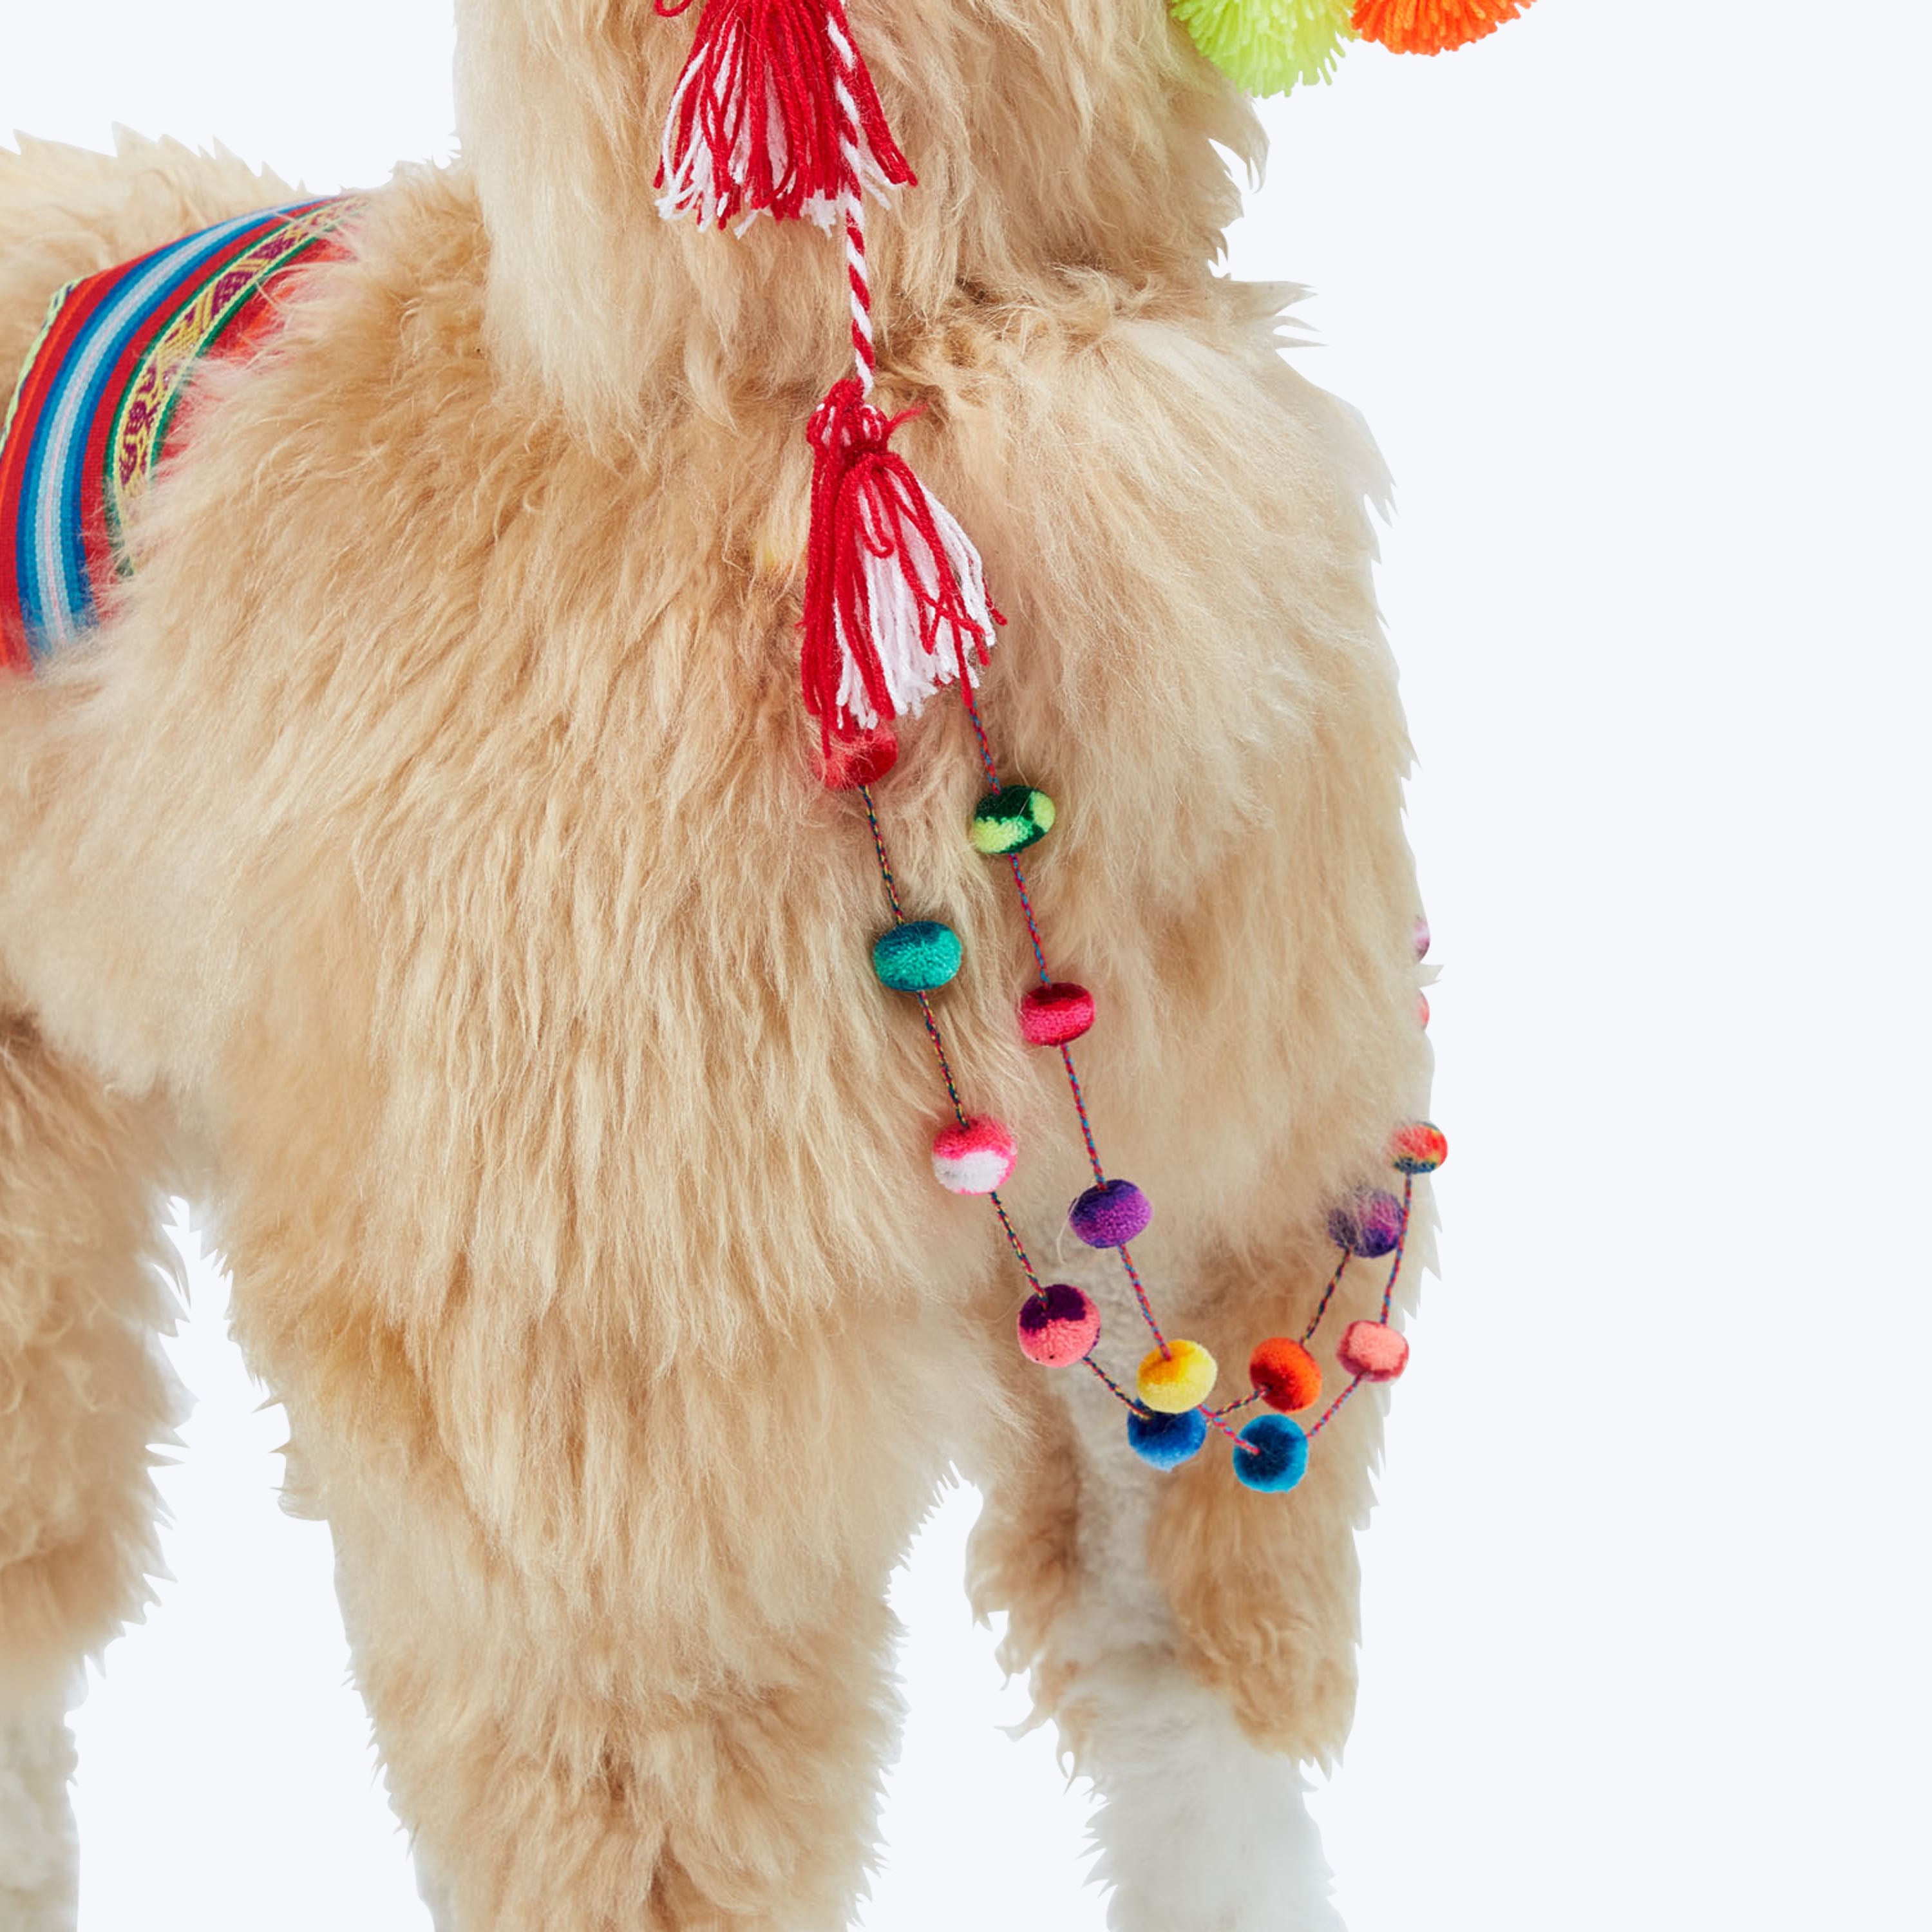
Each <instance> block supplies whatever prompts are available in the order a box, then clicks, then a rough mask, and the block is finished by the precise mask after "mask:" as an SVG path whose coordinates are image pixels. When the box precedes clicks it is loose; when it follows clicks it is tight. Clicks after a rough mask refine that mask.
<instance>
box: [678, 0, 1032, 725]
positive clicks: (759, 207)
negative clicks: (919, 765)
mask: <svg viewBox="0 0 1932 1932" xmlns="http://www.w3.org/2000/svg"><path fill="white" fill-rule="evenodd" d="M688 4H689V0H679V4H678V5H667V4H666V0H657V6H658V11H659V12H660V13H676V12H679V11H682V7H683V6H684V5H688ZM912 180H913V172H912V169H911V168H910V166H908V165H907V162H906V158H905V157H904V155H903V154H901V153H900V151H899V150H898V145H897V143H896V142H894V140H893V139H892V130H891V129H890V128H889V127H887V125H886V117H885V112H884V110H883V108H882V107H880V104H879V97H878V93H877V89H875V88H874V86H873V85H872V78H871V75H870V74H868V72H867V71H866V68H865V61H864V59H863V58H862V57H861V55H860V54H859V50H858V48H857V46H856V45H855V43H853V38H852V31H851V28H850V25H849V24H848V23H847V20H846V18H845V13H844V8H843V7H841V5H840V4H839V0H706V5H705V8H704V11H703V14H702V15H701V16H700V18H699V20H698V23H697V32H696V34H694V36H693V37H692V40H691V53H690V55H689V57H688V59H687V60H686V62H685V68H684V72H683V73H682V75H681V76H680V77H679V80H678V83H677V86H676V90H675V92H673V95H672V97H671V109H670V119H669V121H668V122H667V124H666V127H665V129H664V148H663V154H662V158H661V165H660V166H659V169H658V186H659V187H661V189H662V190H664V193H663V196H662V198H661V199H660V200H659V202H658V209H659V211H660V212H661V213H662V214H665V215H667V216H669V217H676V216H679V215H683V214H695V215H696V216H697V219H698V222H699V224H700V226H716V227H722V226H725V225H727V223H728V224H742V223H745V222H748V221H749V220H751V217H753V216H754V215H756V214H771V215H773V216H775V217H778V219H780V220H790V219H795V218H799V217H803V218H805V219H808V220H815V221H820V222H823V223H827V224H828V225H829V223H832V222H834V221H836V222H837V223H838V224H839V225H840V226H841V227H842V228H843V229H844V244H845V272H846V287H847V296H848V298H849V310H850V325H851V339H852V362H853V374H851V375H850V376H848V377H845V378H844V380H842V381H841V382H839V383H835V384H834V385H833V386H832V391H831V393H830V394H829V395H827V396H826V398H825V400H824V401H823V402H822V403H821V404H820V405H819V406H818V408H817V410H815V411H814V413H813V416H812V419H811V426H810V428H809V429H808V431H807V434H808V437H810V440H811V446H812V467H811V538H810V544H809V548H808V553H807V557H806V565H805V612H804V617H803V625H802V628H803V631H804V640H803V647H802V652H801V653H800V663H801V676H802V682H803V685H804V688H805V708H806V709H807V710H808V712H810V713H811V715H812V716H813V717H814V718H817V720H818V721H819V727H820V742H821V748H822V749H823V751H824V753H825V754H826V757H828V759H829V757H830V754H831V751H832V745H833V744H834V742H844V743H847V744H848V745H849V744H850V743H851V742H853V741H856V740H858V739H862V738H864V737H865V736H867V735H868V734H873V733H880V732H881V730H882V727H885V726H886V725H887V724H889V721H891V720H892V719H893V718H908V717H912V716H914V715H916V714H917V712H918V711H919V708H920V706H922V705H923V704H924V703H925V702H926V700H927V699H928V698H929V697H931V696H932V694H933V693H934V692H935V691H938V689H940V688H941V687H942V686H943V685H949V684H953V683H955V682H958V681H959V679H962V678H963V679H965V680H967V682H968V683H969V684H971V683H972V682H976V681H977V675H978V670H977V667H978V666H979V665H980V664H984V663H985V662H986V653H987V652H988V651H989V649H991V648H992V641H993V632H994V631H995V628H996V627H997V626H998V625H1001V624H1002V623H1004V622H1005V621H1006V620H1005V619H1004V618H1003V617H1001V615H1000V613H999V612H998V610H995V608H994V607H993V602H992V598H991V597H990V596H989V595H988V594H987V590H986V572H985V571H984V569H983V567H982V566H981V564H980V555H979V553H978V551H977V550H975V549H974V547H973V545H972V543H971V540H970V539H969V538H968V536H967V535H966V533H965V531H964V530H962V529H961V528H960V527H959V523H958V522H957V521H956V519H955V518H954V517H953V514H952V513H951V511H949V510H948V509H947V508H946V506H945V505H944V504H943V503H939V502H935V501H934V500H933V499H932V496H929V494H928V493H927V492H926V487H925V485H924V484H922V483H921V482H920V481H919V478H918V477H917V476H916V475H914V474H913V469H912V466H911V465H910V463H907V461H906V460H905V458H904V457H902V456H901V455H898V453H897V452H895V451H894V450H893V449H892V448H891V446H890V445H891V442H892V433H893V431H895V430H896V429H897V428H898V426H899V425H900V424H901V423H902V422H904V421H905V420H906V417H907V416H911V415H915V414H916V413H917V412H916V411H914V410H908V411H907V412H906V413H905V415H901V416H890V417H889V416H886V414H885V413H884V412H883V411H882V410H879V409H877V408H875V407H874V406H873V404H872V403H871V400H870V399H871V393H872V386H873V382H874V374H875V368H876V363H877V353H876V350H875V348H874V343H873V338H872V294H871V282H870V280H869V272H868V268H867V264H866V254H865V197H866V196H867V195H868V193H871V194H874V195H877V196H880V197H883V194H884V193H885V191H886V189H888V188H889V187H894V186H909V185H910V184H911V182H912Z"/></svg>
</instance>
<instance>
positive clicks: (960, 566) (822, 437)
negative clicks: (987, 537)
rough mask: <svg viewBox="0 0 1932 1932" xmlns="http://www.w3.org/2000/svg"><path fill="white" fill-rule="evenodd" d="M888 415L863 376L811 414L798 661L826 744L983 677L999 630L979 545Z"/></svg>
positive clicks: (841, 386)
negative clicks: (938, 498)
mask: <svg viewBox="0 0 1932 1932" xmlns="http://www.w3.org/2000/svg"><path fill="white" fill-rule="evenodd" d="M917 414H918V411H917V410H907V411H905V412H904V413H903V414H901V415H899V416H886V414H885V413H884V412H883V410H878V409H876V408H874V407H873V406H872V404H870V403H868V401H866V400H865V393H864V390H863V388H862V385H861V383H860V381H859V378H858V377H856V376H848V377H846V378H845V379H844V381H843V382H841V383H837V384H835V386H833V388H832V391H831V393H830V394H829V395H827V396H826V398H825V400H824V401H823V402H822V403H820V404H819V406H818V407H817V410H815V411H814V413H813V415H812V419H811V427H810V428H809V429H808V431H807V432H806V434H807V435H808V437H810V439H811V446H812V466H811V545H810V548H809V550H808V553H807V556H806V564H805V614H804V619H803V627H804V632H805V637H804V648H803V650H802V655H801V670H802V675H803V680H804V685H805V709H807V710H808V712H810V713H811V715H812V716H813V717H814V718H817V720H818V721H819V727H820V734H821V742H822V744H823V747H824V748H826V750H828V751H829V748H830V746H831V743H832V739H834V738H835V737H836V738H841V739H849V738H853V737H855V736H858V735H859V734H860V733H864V732H868V731H871V730H874V729H876V728H877V726H878V725H879V724H881V723H882V722H883V721H885V720H886V719H887V718H906V717H911V716H914V715H916V714H917V712H918V711H919V707H920V706H922V704H924V703H925V702H926V700H927V699H928V698H929V697H931V696H932V694H933V693H934V692H935V691H937V690H938V689H939V688H940V687H941V685H948V684H951V683H952V682H954V680H955V679H959V678H964V679H965V680H966V681H967V682H968V685H973V684H977V682H978V681H979V671H978V667H979V666H980V664H984V663H985V662H986V653H987V652H988V651H989V649H991V647H992V641H993V631H994V627H995V625H1000V624H1004V622H1006V619H1004V617H1002V616H1001V615H1000V613H999V612H998V610H995V608H994V607H993V604H992V599H991V598H989V596H988V595H987V592H986V574H985V571H984V570H983V567H982V566H981V564H980V556H979V553H978V552H977V550H974V547H973V545H972V542H971V539H970V538H968V536H967V535H966V533H965V531H964V530H962V529H961V528H960V527H959V524H958V523H956V522H955V521H954V520H953V514H952V513H951V511H949V510H947V508H946V507H945V505H944V504H942V503H939V502H935V500H934V499H932V497H931V496H929V495H928V494H927V493H926V487H925V485H924V484H922V483H921V482H920V481H919V478H918V477H917V476H916V475H914V474H913V469H912V466H911V464H910V463H907V461H906V460H905V458H904V457H902V456H901V455H898V454H897V453H896V452H894V451H893V450H892V449H889V447H888V444H889V442H890V440H891V438H892V432H893V431H895V429H897V428H898V426H899V425H900V424H901V423H902V422H905V421H906V419H907V417H909V416H916V415H917Z"/></svg>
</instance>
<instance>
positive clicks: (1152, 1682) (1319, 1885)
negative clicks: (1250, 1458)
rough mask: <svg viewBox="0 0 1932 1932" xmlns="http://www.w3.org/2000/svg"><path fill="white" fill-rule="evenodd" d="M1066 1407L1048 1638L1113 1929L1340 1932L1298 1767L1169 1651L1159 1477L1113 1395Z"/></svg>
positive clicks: (1174, 1635) (1172, 1635)
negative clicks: (1057, 1572) (1067, 1539)
mask: <svg viewBox="0 0 1932 1932" xmlns="http://www.w3.org/2000/svg"><path fill="white" fill-rule="evenodd" d="M1079 1393H1080V1394H1082V1395H1085V1394H1087V1393H1088V1391H1085V1389H1082V1390H1081V1391H1079ZM1070 1414H1071V1415H1072V1416H1073V1421H1074V1427H1075V1433H1076V1436H1077V1438H1078V1439H1079V1455H1080V1461H1081V1471H1080V1485H1081V1487H1080V1495H1081V1502H1082V1521H1081V1526H1080V1568H1081V1572H1082V1588H1081V1590H1080V1594H1079V1599H1078V1601H1077V1602H1076V1604H1074V1605H1073V1607H1071V1608H1070V1611H1069V1612H1068V1613H1067V1616H1066V1617H1065V1619H1064V1622H1063V1625H1062V1628H1061V1631H1060V1634H1059V1643H1058V1651H1059V1654H1060V1655H1061V1658H1062V1660H1063V1661H1064V1662H1067V1663H1068V1664H1074V1665H1076V1666H1077V1667H1078V1671H1079V1675H1078V1676H1077V1678H1076V1682H1075V1685H1074V1688H1073V1690H1072V1691H1071V1692H1070V1694H1069V1696H1068V1698H1067V1706H1066V1708H1065V1709H1064V1711H1063V1713H1062V1715H1063V1717H1064V1719H1065V1720H1066V1721H1067V1730H1068V1734H1069V1735H1070V1736H1072V1737H1074V1738H1076V1739H1078V1742H1079V1771H1080V1772H1081V1773H1082V1775H1084V1776H1085V1777H1088V1778H1091V1779H1092V1781H1093V1782H1094V1790H1095V1794H1096V1796H1097V1798H1098V1799H1099V1801H1100V1808H1099V1810H1098V1812H1097V1815H1096V1817H1095V1820H1094V1842H1095V1845H1096V1846H1097V1852H1098V1856H1097V1859H1096V1861H1095V1865H1094V1876H1095V1877H1096V1878H1097V1879H1100V1881H1101V1882H1103V1883H1104V1884H1106V1885H1108V1886H1109V1888H1111V1890H1112V1894H1113V1896H1112V1899H1111V1900H1110V1901H1109V1906H1108V1914H1107V1922H1108V1924H1109V1925H1110V1926H1111V1927H1112V1928H1113V1932H1343V1922H1342V1919H1341V1916H1340V1914H1339V1913H1338V1912H1337V1911H1336V1909H1335V1908H1334V1906H1333V1905H1331V1903H1329V1871H1328V1861H1327V1860H1326V1859H1325V1858H1324V1857H1323V1856H1322V1840H1321V1835H1320V1833H1319V1830H1318V1829H1317V1828H1316V1823H1315V1821H1314V1820H1313V1818H1311V1817H1310V1816H1309V1814H1308V1806H1307V1798H1306V1793H1307V1784H1305V1782H1304V1780H1303V1778H1302V1775H1301V1767H1300V1766H1298V1765H1297V1764H1295V1763H1294V1762H1293V1761H1292V1760H1289V1759H1287V1758H1283V1757H1275V1756H1273V1755H1271V1754H1268V1753H1266V1752H1263V1751H1258V1750H1257V1749H1256V1748H1255V1746H1254V1745H1252V1744H1251V1743H1250V1742H1249V1741H1248V1739H1247V1737H1246V1736H1245V1735H1244V1733H1243V1732H1242V1730H1241V1727H1240V1726H1239V1725H1238V1724H1236V1723H1235V1719H1234V1716H1233V1714H1232V1712H1230V1711H1229V1709H1228V1708H1227V1706H1226V1705H1225V1704H1223V1703H1222V1702H1221V1700H1220V1698H1219V1697H1217V1696H1216V1695H1215V1694H1214V1692H1213V1691H1211V1690H1209V1689H1208V1688H1207V1687H1206V1686H1205V1685H1202V1684H1200V1683H1198V1682H1196V1680H1195V1679H1193V1678H1192V1677H1190V1676H1189V1675H1188V1674H1187V1672H1186V1671H1185V1670H1184V1669H1183V1668H1182V1667H1181V1664H1180V1663H1179V1661H1178V1658H1177V1657H1176V1654H1175V1653H1176V1649H1177V1646H1178V1641H1179V1633H1178V1631H1177V1630H1176V1628H1175V1623H1174V1619H1173V1614H1172V1612H1171V1611H1170V1610H1169V1608H1168V1605H1167V1601H1166V1598H1165V1596H1164V1595H1163V1593H1162V1592H1161V1591H1160V1588H1159V1586H1157V1584H1156V1583H1155V1582H1154V1579H1153V1578H1152V1577H1151V1575H1150V1574H1149V1573H1148V1564H1147V1536H1148V1523H1149V1520H1150V1519H1151V1517H1152V1515H1153V1513H1154V1505H1155V1503H1156V1502H1157V1500H1158V1499H1159V1497H1160V1486H1161V1484H1163V1482H1164V1481H1166V1478H1165V1477H1164V1476H1163V1475H1162V1474H1161V1473H1160V1472H1158V1471H1157V1470H1154V1469H1149V1468H1148V1466H1146V1465H1145V1463H1142V1462H1140V1461H1139V1459H1138V1458H1137V1457H1134V1456H1133V1455H1132V1454H1130V1452H1129V1451H1128V1449H1127V1445H1126V1443H1125V1442H1124V1440H1123V1439H1122V1432H1121V1421H1120V1418H1119V1415H1118V1413H1117V1412H1115V1409H1114V1406H1113V1405H1112V1403H1095V1402H1088V1403H1074V1404H1073V1405H1072V1406H1071V1408H1070Z"/></svg>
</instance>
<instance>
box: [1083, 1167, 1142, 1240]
mask: <svg viewBox="0 0 1932 1932" xmlns="http://www.w3.org/2000/svg"><path fill="white" fill-rule="evenodd" d="M1153 1219H1154V1207H1153V1204H1152V1203H1151V1202H1149V1200H1148V1198H1147V1196H1145V1194H1143V1193H1142V1192H1141V1191H1140V1190H1139V1188H1138V1187H1136V1186H1135V1185H1134V1184H1133V1182H1132V1181H1096V1182H1095V1183H1094V1185H1093V1186H1092V1187H1090V1188H1088V1190H1087V1191H1086V1193H1084V1194H1082V1196H1081V1197H1080V1198H1079V1200H1077V1201H1076V1202H1074V1204H1073V1206H1072V1207H1071V1208H1069V1209H1068V1210H1067V1226H1069V1227H1070V1228H1071V1229H1073V1232H1075V1233H1076V1235H1079V1237H1080V1238H1081V1240H1082V1241H1085V1243H1086V1244H1087V1245H1088V1247H1090V1248H1124V1247H1126V1246H1127V1244H1128V1243H1129V1242H1130V1241H1138V1240H1139V1238H1140V1237H1141V1236H1142V1235H1143V1234H1145V1232H1147V1225H1148V1223H1149V1222H1150V1221H1151V1220H1153Z"/></svg>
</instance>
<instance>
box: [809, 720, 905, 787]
mask: <svg viewBox="0 0 1932 1932" xmlns="http://www.w3.org/2000/svg"><path fill="white" fill-rule="evenodd" d="M898 757H899V741H898V736H897V735H896V734H895V733H894V731H893V730H892V727H891V726H890V725H889V724H881V725H879V726H878V727H877V728H876V729H874V730H870V731H861V732H860V733H859V734H858V735H857V736H856V737H851V738H832V739H828V740H827V741H826V742H825V743H824V744H823V745H822V746H821V747H820V751H819V756H818V775H819V777H820V779H822V780H823V782H824V784H825V787H826V790H828V791H856V790H858V788H859V787H860V786H861V785H873V784H877V783H878V781H880V779H881V778H883V777H884V776H885V775H886V772H889V771H890V770H891V769H892V767H893V766H894V765H895V764H897V763H898Z"/></svg>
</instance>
